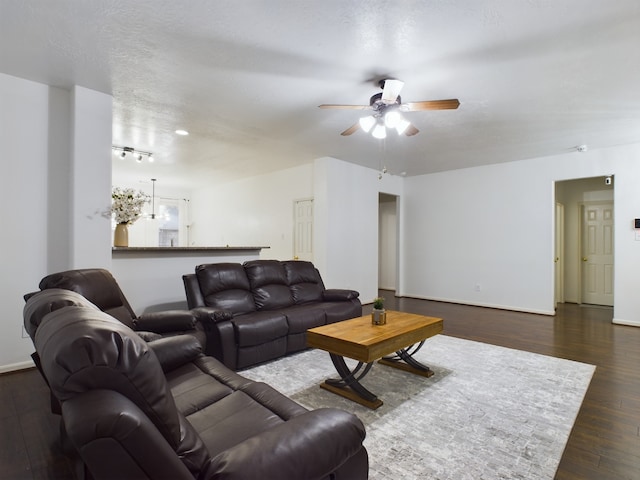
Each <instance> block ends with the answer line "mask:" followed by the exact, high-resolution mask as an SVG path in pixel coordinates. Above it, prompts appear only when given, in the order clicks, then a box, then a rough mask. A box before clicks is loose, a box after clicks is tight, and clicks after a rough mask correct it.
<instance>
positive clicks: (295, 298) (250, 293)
mask: <svg viewBox="0 0 640 480" xmlns="http://www.w3.org/2000/svg"><path fill="white" fill-rule="evenodd" d="M182 279H183V281H184V286H185V292H186V295H187V305H188V307H189V308H191V309H192V311H193V312H194V313H195V314H197V315H199V316H200V317H201V318H202V322H203V323H204V325H205V328H207V329H208V331H207V334H208V340H207V342H208V345H207V346H208V350H207V352H206V353H207V354H208V355H213V356H215V357H216V358H217V359H218V360H220V361H221V362H222V363H224V364H225V365H226V366H227V367H229V368H231V369H232V370H239V369H243V368H247V367H249V366H252V365H255V364H258V363H261V362H266V361H269V360H274V359H276V358H279V357H282V356H284V355H288V354H290V353H293V352H298V351H300V350H303V349H305V348H307V344H306V332H307V330H308V329H310V328H314V327H318V326H320V325H326V324H328V323H334V322H339V321H341V320H347V319H349V318H354V317H359V316H361V315H362V304H361V303H360V299H359V298H358V297H359V293H358V292H357V291H355V290H348V289H326V288H325V286H324V283H323V281H322V277H321V276H320V272H318V270H317V269H316V268H315V267H314V265H313V263H311V262H306V261H296V260H288V261H278V260H252V261H248V262H245V263H244V264H240V263H210V264H204V265H198V266H197V267H196V270H195V273H193V274H187V275H183V277H182Z"/></svg>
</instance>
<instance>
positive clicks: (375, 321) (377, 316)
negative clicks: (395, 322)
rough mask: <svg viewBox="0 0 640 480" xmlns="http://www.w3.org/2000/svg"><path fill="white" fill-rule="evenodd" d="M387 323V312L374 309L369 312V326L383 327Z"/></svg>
mask: <svg viewBox="0 0 640 480" xmlns="http://www.w3.org/2000/svg"><path fill="white" fill-rule="evenodd" d="M386 323H387V312H386V311H385V310H384V309H382V310H378V309H377V308H374V309H373V311H372V312H371V324H372V325H384V324H386Z"/></svg>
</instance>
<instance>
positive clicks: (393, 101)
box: [318, 78, 460, 138]
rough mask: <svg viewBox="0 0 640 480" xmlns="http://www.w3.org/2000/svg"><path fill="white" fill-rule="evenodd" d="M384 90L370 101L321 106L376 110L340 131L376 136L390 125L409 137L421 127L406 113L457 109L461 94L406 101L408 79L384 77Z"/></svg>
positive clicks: (343, 133)
mask: <svg viewBox="0 0 640 480" xmlns="http://www.w3.org/2000/svg"><path fill="white" fill-rule="evenodd" d="M379 85H380V88H382V92H380V93H376V94H375V95H373V96H372V97H371V98H370V99H369V105H333V104H322V105H318V107H320V108H337V109H343V110H373V113H372V114H371V115H368V116H366V117H362V118H361V119H360V120H359V121H358V122H357V123H355V124H353V125H352V126H350V127H349V128H347V129H346V130H345V131H344V132H342V133H341V134H340V135H342V136H347V135H351V134H353V133H354V132H356V131H357V130H358V129H362V130H364V131H365V132H367V133H368V132H371V135H373V136H374V137H376V138H385V137H386V136H387V133H386V132H387V128H390V129H395V130H396V131H397V132H398V135H401V134H403V133H404V134H405V135H407V136H408V137H410V136H412V135H415V134H416V133H418V132H419V131H420V130H418V129H417V128H416V127H415V126H414V125H412V124H411V123H410V122H409V121H407V120H406V119H405V118H404V117H403V116H402V113H405V112H420V111H423V110H455V109H456V108H458V106H459V105H460V102H459V101H458V99H457V98H453V99H450V100H427V101H422V102H410V103H402V99H401V98H400V90H402V87H403V86H404V82H403V81H401V80H396V79H393V78H387V79H383V80H380V82H379Z"/></svg>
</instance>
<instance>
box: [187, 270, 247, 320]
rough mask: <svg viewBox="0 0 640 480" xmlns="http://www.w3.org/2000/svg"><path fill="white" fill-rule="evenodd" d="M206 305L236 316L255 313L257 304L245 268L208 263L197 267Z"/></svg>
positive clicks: (197, 275)
mask: <svg viewBox="0 0 640 480" xmlns="http://www.w3.org/2000/svg"><path fill="white" fill-rule="evenodd" d="M196 277H197V278H198V284H199V285H200V291H201V292H202V297H203V298H204V302H205V305H206V306H207V307H212V308H215V309H217V310H229V311H231V312H233V313H234V314H242V313H248V312H254V311H255V310H256V304H255V303H254V301H253V295H252V294H251V286H250V285H249V279H248V278H247V274H246V273H245V270H244V268H243V267H242V265H241V264H239V263H207V264H204V265H198V266H197V267H196Z"/></svg>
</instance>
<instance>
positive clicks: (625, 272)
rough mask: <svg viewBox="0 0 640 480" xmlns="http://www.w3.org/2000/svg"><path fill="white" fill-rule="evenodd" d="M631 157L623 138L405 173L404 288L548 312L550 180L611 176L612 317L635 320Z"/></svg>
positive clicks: (639, 257) (637, 171) (639, 315)
mask: <svg viewBox="0 0 640 480" xmlns="http://www.w3.org/2000/svg"><path fill="white" fill-rule="evenodd" d="M638 159H640V145H630V146H622V147H616V148H610V149H603V150H590V151H589V152H586V153H571V154H566V155H559V156H553V157H546V158H538V159H532V160H524V161H518V162H510V163H506V164H499V165H490V166H485V167H478V168H470V169H463V170H456V171H449V172H443V173H437V174H432V175H423V176H418V177H411V178H408V179H407V180H406V184H405V202H406V210H405V214H406V219H405V225H406V228H405V234H404V241H403V243H402V247H401V250H402V251H403V252H404V255H405V260H404V261H403V266H404V269H403V272H404V273H403V275H404V279H403V282H404V284H403V288H402V293H403V294H404V295H409V296H416V297H420V298H434V299H440V300H446V301H453V302H460V303H468V304H475V305H485V306H492V307H498V308H509V309H514V310H523V311H531V312H537V313H545V314H553V312H554V309H553V215H554V189H553V185H554V182H555V181H558V180H567V179H572V178H585V177H593V176H600V175H608V174H615V181H616V186H615V187H616V188H615V207H616V220H615V230H616V231H615V236H616V240H615V251H616V255H615V305H614V317H615V319H616V321H619V322H625V323H630V324H638V325H640V299H638V295H636V294H635V293H634V291H635V290H637V286H636V285H637V281H636V280H635V272H634V270H635V267H634V266H635V265H638V264H640V242H636V241H635V234H634V231H633V228H632V219H633V218H635V217H639V216H640V207H638V205H640V189H638V188H637V182H638V180H639V179H640V162H639V161H638ZM476 285H479V286H480V291H476V289H475V287H476Z"/></svg>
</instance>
